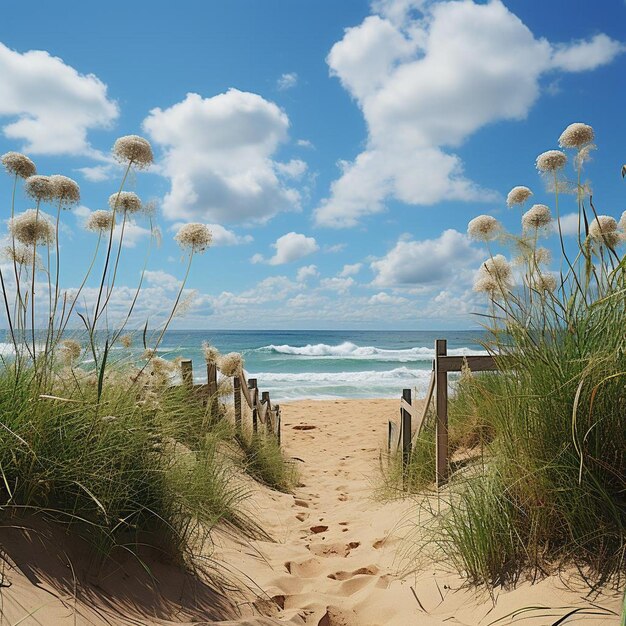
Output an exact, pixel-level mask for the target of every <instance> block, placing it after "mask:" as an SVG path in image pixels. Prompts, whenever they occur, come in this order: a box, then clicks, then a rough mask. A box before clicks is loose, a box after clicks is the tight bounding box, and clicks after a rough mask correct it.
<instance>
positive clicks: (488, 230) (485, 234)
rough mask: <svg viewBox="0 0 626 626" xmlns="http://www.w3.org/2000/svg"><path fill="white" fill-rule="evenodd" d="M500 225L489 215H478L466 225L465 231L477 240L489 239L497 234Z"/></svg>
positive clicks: (500, 228)
mask: <svg viewBox="0 0 626 626" xmlns="http://www.w3.org/2000/svg"><path fill="white" fill-rule="evenodd" d="M501 230H502V227H501V225H500V222H498V220H497V219H496V218H495V217H492V216H491V215H479V216H478V217H475V218H474V219H473V220H471V221H470V223H469V224H468V225H467V233H468V235H469V236H470V237H471V238H472V239H476V240H477V241H490V240H491V239H495V237H497V236H498V234H499V233H500V231H501Z"/></svg>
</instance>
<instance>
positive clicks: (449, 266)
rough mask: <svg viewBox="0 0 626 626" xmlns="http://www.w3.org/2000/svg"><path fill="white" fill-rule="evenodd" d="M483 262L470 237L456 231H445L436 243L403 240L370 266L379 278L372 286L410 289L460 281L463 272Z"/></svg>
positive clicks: (432, 240)
mask: <svg viewBox="0 0 626 626" xmlns="http://www.w3.org/2000/svg"><path fill="white" fill-rule="evenodd" d="M481 259H482V255H481V253H480V252H479V251H478V250H476V249H474V248H472V247H471V244H470V241H469V239H468V237H467V236H466V235H464V234H461V233H459V232H458V231H456V230H453V229H449V230H446V231H444V232H443V233H442V234H441V236H439V237H438V238H437V239H425V240H423V241H409V240H406V239H400V240H399V241H398V242H397V243H396V245H395V246H394V247H393V248H392V249H391V250H390V251H389V252H388V253H387V254H386V255H385V256H384V257H383V258H381V259H378V260H377V261H373V262H372V263H371V268H372V270H373V271H374V272H375V274H376V276H375V278H374V280H373V281H372V285H374V286H376V287H402V286H405V287H407V286H408V287H411V286H419V285H422V286H423V285H434V284H436V283H437V284H438V283H446V282H448V281H450V280H452V279H457V280H459V275H460V274H461V272H463V271H467V270H469V269H470V268H472V267H473V266H474V265H476V264H477V263H479V262H480V260H481ZM461 282H462V281H461Z"/></svg>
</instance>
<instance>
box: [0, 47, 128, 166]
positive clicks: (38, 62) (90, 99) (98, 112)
mask: <svg viewBox="0 0 626 626" xmlns="http://www.w3.org/2000/svg"><path fill="white" fill-rule="evenodd" d="M0 84H1V85H2V97H0V117H2V116H7V117H9V118H11V119H12V121H10V122H9V123H7V124H5V125H4V126H3V127H2V131H3V133H4V135H5V136H6V137H7V138H9V139H15V140H18V141H22V142H23V149H24V150H25V151H27V152H30V153H34V154H89V155H91V156H96V155H97V153H96V152H95V151H94V150H93V149H92V148H91V147H90V145H89V142H88V139H87V133H88V131H89V130H91V129H93V128H108V127H109V126H110V125H111V124H112V122H113V121H114V120H116V119H117V117H118V115H119V111H118V107H117V104H116V103H115V102H114V101H113V100H110V99H109V98H108V96H107V86H106V85H105V84H104V83H103V82H102V81H101V80H100V79H99V78H98V77H97V76H94V75H93V74H80V73H79V72H77V71H76V70H75V69H74V68H73V67H70V66H69V65H66V64H65V63H64V62H63V60H62V59H59V58H58V57H53V56H51V55H50V54H49V53H48V52H45V51H43V50H30V51H28V52H24V53H23V54H21V53H19V52H16V51H14V50H11V49H10V48H7V47H6V46H5V45H4V44H2V43H0Z"/></svg>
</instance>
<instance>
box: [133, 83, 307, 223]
mask: <svg viewBox="0 0 626 626" xmlns="http://www.w3.org/2000/svg"><path fill="white" fill-rule="evenodd" d="M143 128H144V130H145V131H146V132H147V133H148V134H149V136H150V137H151V138H152V139H153V140H154V141H155V142H156V143H158V144H160V145H161V146H163V148H164V149H165V157H164V159H163V162H162V167H161V169H162V172H163V174H164V175H165V176H168V177H169V178H170V181H171V189H170V191H169V192H168V193H167V194H166V196H165V198H164V200H163V213H164V215H165V217H166V218H168V219H170V220H180V219H196V220H199V221H210V222H218V223H229V222H230V223H234V222H249V221H266V220H268V219H269V218H271V217H272V216H273V215H276V213H279V212H280V211H289V210H299V208H300V194H299V193H298V191H296V190H295V189H292V188H289V187H288V186H286V185H285V184H283V183H282V182H281V181H280V180H279V178H278V176H277V171H278V164H277V163H276V162H275V161H273V160H272V156H273V154H274V153H275V151H276V150H277V148H278V146H279V145H280V144H281V143H282V142H284V141H285V140H286V139H287V130H288V128H289V119H288V117H287V115H286V114H285V113H284V112H283V111H281V109H279V108H278V106H276V105H275V104H274V103H272V102H268V101H267V100H265V99H263V98H262V97H261V96H259V95H257V94H253V93H248V92H242V91H238V90H236V89H230V90H229V91H227V92H226V93H222V94H219V95H217V96H214V97H212V98H202V97H201V96H199V95H198V94H194V93H190V94H187V97H186V98H185V99H184V100H183V101H182V102H179V103H177V104H175V105H173V106H171V107H169V108H168V109H159V108H157V109H153V110H152V111H151V112H150V114H149V115H148V117H147V118H146V119H145V120H144V122H143Z"/></svg>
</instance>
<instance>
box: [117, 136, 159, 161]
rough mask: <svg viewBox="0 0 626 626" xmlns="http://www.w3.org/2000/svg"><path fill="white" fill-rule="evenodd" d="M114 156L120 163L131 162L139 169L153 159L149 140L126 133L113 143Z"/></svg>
mask: <svg viewBox="0 0 626 626" xmlns="http://www.w3.org/2000/svg"><path fill="white" fill-rule="evenodd" d="M113 154H114V155H115V158H116V159H117V160H118V161H120V162H122V163H131V164H132V165H134V166H135V167H137V168H139V169H144V168H146V167H148V166H149V165H150V164H151V163H152V162H153V161H154V156H153V155H152V147H151V146H150V142H149V141H148V140H147V139H144V138H143V137H139V135H126V136H125V137H120V138H119V139H117V140H116V142H115V144H114V145H113Z"/></svg>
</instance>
